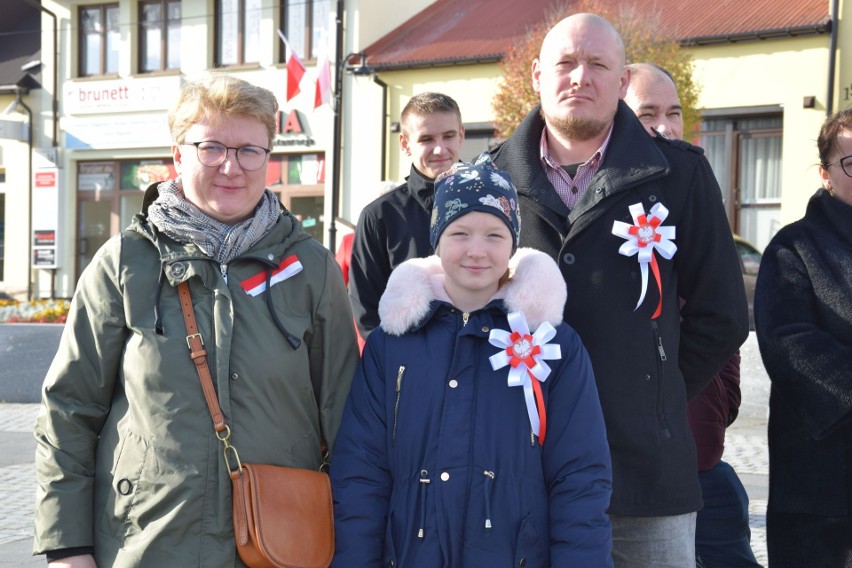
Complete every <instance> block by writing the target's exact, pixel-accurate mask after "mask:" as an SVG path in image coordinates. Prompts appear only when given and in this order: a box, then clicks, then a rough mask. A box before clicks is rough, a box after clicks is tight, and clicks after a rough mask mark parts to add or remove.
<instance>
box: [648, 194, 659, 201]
mask: <svg viewBox="0 0 852 568" xmlns="http://www.w3.org/2000/svg"><path fill="white" fill-rule="evenodd" d="M648 201H650V202H651V203H656V201H657V196H656V195H649V196H648Z"/></svg>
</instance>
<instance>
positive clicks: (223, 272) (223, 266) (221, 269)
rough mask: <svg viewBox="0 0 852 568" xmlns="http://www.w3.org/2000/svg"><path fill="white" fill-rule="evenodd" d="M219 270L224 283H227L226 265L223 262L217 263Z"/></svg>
mask: <svg viewBox="0 0 852 568" xmlns="http://www.w3.org/2000/svg"><path fill="white" fill-rule="evenodd" d="M219 271H220V272H221V273H222V278H224V279H225V284H227V283H228V265H227V264H224V263H223V264H220V265H219Z"/></svg>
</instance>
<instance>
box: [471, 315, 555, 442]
mask: <svg viewBox="0 0 852 568" xmlns="http://www.w3.org/2000/svg"><path fill="white" fill-rule="evenodd" d="M508 318H509V329H511V330H512V331H511V333H509V332H508V331H505V330H502V329H492V330H491V334H490V335H489V336H488V342H489V343H490V344H491V345H493V346H494V347H499V348H500V349H502V351H500V352H499V353H497V354H495V355H492V356H491V357H489V358H488V360H489V361H490V362H491V368H492V369H494V370H495V371H498V370H500V369H502V368H503V367H505V366H506V365H509V366H511V368H510V369H509V381H508V384H509V386H510V387H517V386H522V387H524V401H525V402H526V405H527V415H528V416H529V418H530V427H531V428H532V431H533V432H537V433H538V441H539V443H541V444H544V436H545V434H546V432H547V414H546V413H545V409H544V395H542V393H541V384H540V383H543V382H544V381H545V380H547V376H548V375H550V367H549V366H548V364H547V363H545V362H544V359H561V358H562V350H561V349H560V347H559V346H558V345H549V344H548V343H547V342H548V341H550V340H551V339H553V338H554V337H556V330H555V329H554V328H553V326H552V325H550V324H549V323H547V322H544V323H542V324H541V325H540V326H538V329H537V330H535V333H533V334H532V335H530V328H529V325H528V324H527V318H526V317H524V314H523V313H522V312H512V313H510V314H509V315H508ZM533 379H535V380H533Z"/></svg>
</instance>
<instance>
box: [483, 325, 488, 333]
mask: <svg viewBox="0 0 852 568" xmlns="http://www.w3.org/2000/svg"><path fill="white" fill-rule="evenodd" d="M489 331H490V330H489V328H488V326H487V325H483V326H482V333H488V332H489Z"/></svg>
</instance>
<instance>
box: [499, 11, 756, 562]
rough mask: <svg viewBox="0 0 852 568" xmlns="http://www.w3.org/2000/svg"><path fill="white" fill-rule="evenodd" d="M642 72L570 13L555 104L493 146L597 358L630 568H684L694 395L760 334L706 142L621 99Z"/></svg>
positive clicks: (616, 544) (542, 91) (616, 510)
mask: <svg viewBox="0 0 852 568" xmlns="http://www.w3.org/2000/svg"><path fill="white" fill-rule="evenodd" d="M629 79H630V74H629V71H628V70H627V69H625V66H624V46H623V43H622V41H621V38H620V37H619V35H618V33H617V32H616V31H615V29H614V28H613V27H612V26H611V24H609V22H607V21H606V20H604V19H602V18H600V17H598V16H595V15H593V14H577V15H574V16H571V17H569V18H566V19H565V20H563V21H561V22H559V23H558V24H556V25H555V26H554V27H553V28H552V29H551V30H550V31H549V32H548V34H547V36H546V38H545V40H544V42H543V44H542V48H541V52H540V56H539V58H538V59H536V60H535V62H534V64H533V86H534V88H535V89H536V91H537V92H538V93H539V96H540V98H541V105H540V107H537V108H536V109H534V110H533V111H532V112H531V113H530V114H529V115H528V116H527V117H526V118H525V119H524V121H523V122H522V123H521V125H520V126H519V127H518V129H517V130H516V131H515V132H514V134H512V136H511V137H510V138H509V139H508V140H507V141H506V142H505V143H503V144H502V145H501V146H500V147H498V148H497V149H496V150H495V151H494V152H493V153H492V157H493V159H494V161H495V163H496V164H497V165H498V166H499V167H501V168H504V169H507V170H508V171H509V173H510V174H511V176H512V181H513V182H514V183H515V185H516V186H517V187H518V190H519V191H518V193H519V200H520V204H521V238H520V245H521V246H526V247H534V248H538V249H540V250H543V251H545V252H547V253H549V254H551V255H553V257H554V258H555V259H556V261H557V262H558V264H559V267H560V269H561V271H562V275H563V277H564V278H565V281H566V282H567V284H568V302H567V303H566V306H565V320H566V321H567V322H568V323H569V324H570V325H572V326H573V327H574V328H575V329H576V330H577V331H578V332H579V334H580V337H581V338H582V339H583V342H584V343H585V345H586V347H587V349H588V351H589V353H590V355H591V359H592V364H593V367H594V371H595V377H596V381H597V385H598V391H599V394H600V399H601V405H602V407H603V411H604V417H605V419H606V426H607V437H608V440H609V443H610V451H611V454H612V460H613V496H612V503H611V506H610V509H609V512H610V516H611V519H612V525H613V558H614V560H615V566H616V567H618V568H623V567H634V566H635V567H639V566H652V565H653V566H671V567H678V568H683V567H685V566H690V565H691V566H694V565H695V512H696V511H697V510H698V509H700V508H701V505H702V503H701V491H700V487H699V484H698V475H697V464H696V455H695V444H694V442H693V439H692V435H691V434H690V431H689V427H688V424H687V419H686V401H687V399H688V398H690V397H692V396H694V395H696V394H697V393H698V392H699V391H700V390H701V389H702V388H703V387H704V386H705V385H706V384H707V383H708V382H709V381H710V379H711V377H712V376H713V375H714V374H715V373H716V372H717V371H718V370H719V369H720V367H721V366H722V364H723V363H724V362H725V361H726V360H727V359H728V358H729V357H730V356H731V354H732V353H733V352H734V351H735V350H736V349H737V347H739V346H740V344H741V343H742V342H743V340H744V339H745V338H746V336H747V335H748V317H747V309H746V299H745V291H744V289H743V281H742V275H741V273H740V269H739V263H738V259H737V256H736V249H735V247H734V243H733V239H732V237H731V232H730V228H729V226H728V222H727V219H726V216H725V212H724V208H723V206H722V201H721V194H720V191H719V186H718V184H717V183H716V179H715V177H714V176H713V173H712V171H711V169H710V166H709V164H708V163H707V160H706V159H705V158H704V157H703V155H702V151H701V150H700V149H699V148H695V147H693V146H691V145H689V144H687V143H685V142H681V141H676V140H667V139H664V138H662V137H657V138H652V137H651V136H650V135H649V134H648V133H647V132H645V130H644V128H643V126H642V124H641V123H640V122H639V121H638V120H637V118H636V116H635V115H634V114H633V112H632V111H631V110H630V108H628V107H627V105H625V104H624V102H622V101H621V100H620V99H621V98H623V97H624V95H625V92H626V90H627V85H628V82H629ZM679 298H683V299H684V300H685V302H686V303H685V305H684V307H683V309H682V310H680V308H679Z"/></svg>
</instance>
